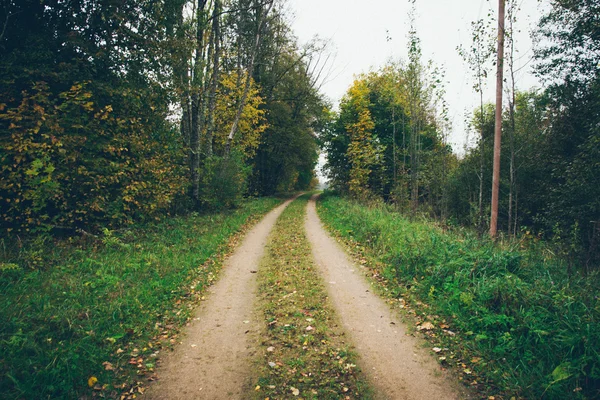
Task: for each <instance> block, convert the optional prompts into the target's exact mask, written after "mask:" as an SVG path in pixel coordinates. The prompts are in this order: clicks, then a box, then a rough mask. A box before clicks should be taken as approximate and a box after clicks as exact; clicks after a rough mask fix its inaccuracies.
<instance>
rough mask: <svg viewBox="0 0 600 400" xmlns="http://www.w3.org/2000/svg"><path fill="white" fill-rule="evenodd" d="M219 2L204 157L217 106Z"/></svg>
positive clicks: (209, 146) (210, 148) (210, 145)
mask: <svg viewBox="0 0 600 400" xmlns="http://www.w3.org/2000/svg"><path fill="white" fill-rule="evenodd" d="M220 13H221V1H220V0H215V5H214V10H213V31H212V35H213V43H214V55H213V72H212V77H211V86H210V93H209V95H208V96H209V97H208V116H207V127H206V156H207V157H211V156H212V154H213V137H214V130H215V109H216V106H217V86H218V84H219V63H220V58H221V27H220Z"/></svg>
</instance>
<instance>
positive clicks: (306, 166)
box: [0, 0, 326, 234]
mask: <svg viewBox="0 0 600 400" xmlns="http://www.w3.org/2000/svg"><path fill="white" fill-rule="evenodd" d="M323 48H324V46H323V44H322V43H320V42H318V41H315V42H313V43H310V44H309V45H306V46H300V45H299V44H298V42H297V40H296V38H295V37H294V36H293V34H292V32H291V29H290V27H289V23H288V21H287V17H286V15H285V13H284V11H283V2H277V1H274V0H263V1H260V0H161V1H154V0H132V1H120V0H79V1H73V2H62V1H43V2H40V1H36V0H18V1H17V0H7V1H5V2H3V4H2V5H1V6H0V148H1V153H0V217H1V218H0V229H2V231H3V234H15V233H28V232H29V233H36V232H48V231H55V230H66V231H68V232H69V231H74V230H78V229H79V230H81V229H92V230H94V229H98V228H100V227H105V226H109V227H114V226H119V225H122V224H126V223H132V222H135V221H140V220H151V219H154V218H160V217H161V216H163V215H165V214H167V213H177V212H182V211H186V210H192V209H196V210H198V209H200V210H202V209H215V208H223V207H232V206H235V205H236V203H237V202H238V201H239V200H240V199H241V198H242V197H243V196H246V195H270V194H274V193H275V192H278V191H287V190H298V189H306V188H308V187H310V186H311V185H314V184H315V176H314V167H315V165H316V162H317V157H318V156H317V143H316V140H315V135H314V131H315V129H317V128H318V125H319V124H321V122H320V121H322V120H323V119H324V116H325V115H326V112H324V109H326V103H325V102H324V100H323V98H322V96H321V95H320V94H319V92H318V85H319V79H320V77H319V73H320V72H322V69H323V61H322V58H321V55H322V53H323Z"/></svg>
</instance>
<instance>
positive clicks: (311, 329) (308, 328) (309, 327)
mask: <svg viewBox="0 0 600 400" xmlns="http://www.w3.org/2000/svg"><path fill="white" fill-rule="evenodd" d="M306 330H307V331H314V330H315V328H313V327H312V326H310V325H309V326H307V327H306Z"/></svg>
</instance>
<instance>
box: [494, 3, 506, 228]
mask: <svg viewBox="0 0 600 400" xmlns="http://www.w3.org/2000/svg"><path fill="white" fill-rule="evenodd" d="M504 7H505V0H499V8H498V63H497V67H498V70H497V73H496V125H495V130H494V170H493V178H492V215H491V217H490V236H491V237H492V238H495V237H496V234H497V233H498V199H499V192H500V150H501V142H502V86H503V73H504Z"/></svg>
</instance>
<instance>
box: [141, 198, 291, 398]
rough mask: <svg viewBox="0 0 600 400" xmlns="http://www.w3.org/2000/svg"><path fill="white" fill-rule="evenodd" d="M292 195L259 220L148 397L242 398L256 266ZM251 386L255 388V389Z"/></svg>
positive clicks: (255, 319)
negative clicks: (274, 226)
mask: <svg viewBox="0 0 600 400" xmlns="http://www.w3.org/2000/svg"><path fill="white" fill-rule="evenodd" d="M290 202H291V200H289V201H287V202H285V203H284V204H282V205H281V206H279V207H277V208H276V209H275V210H273V211H271V212H270V213H269V214H267V216H266V217H265V218H264V219H263V220H262V221H261V222H260V223H258V224H257V225H256V226H255V227H254V228H253V229H252V230H251V231H250V232H248V234H247V235H246V236H245V239H244V240H243V242H242V244H241V245H240V247H239V248H238V249H236V251H235V252H234V253H233V255H232V256H231V257H229V258H228V259H227V260H226V262H225V265H224V266H223V273H222V276H221V277H220V279H219V281H218V282H217V283H216V284H215V285H214V286H213V287H212V288H210V289H209V293H208V294H207V301H205V302H204V304H203V306H202V307H200V309H199V310H198V311H197V313H196V315H195V318H194V320H193V322H192V324H191V325H190V326H189V327H188V328H187V329H186V335H185V338H184V339H183V343H182V344H181V345H179V346H178V347H177V348H176V350H175V351H174V352H173V353H171V354H168V355H167V356H166V357H164V359H163V360H162V363H161V367H160V368H159V369H158V376H159V378H160V379H159V381H158V382H157V383H156V384H155V385H153V386H151V387H150V388H149V390H148V391H147V393H146V396H144V398H147V399H169V400H178V399H182V400H183V399H186V400H188V399H211V400H214V399H242V398H245V397H244V393H245V392H246V390H248V388H245V387H244V385H245V384H246V383H247V382H246V380H247V379H248V376H249V375H250V374H249V368H250V367H251V364H250V362H251V359H252V355H253V352H254V349H255V339H256V338H254V337H253V333H256V332H258V331H260V324H261V323H262V321H261V320H260V317H259V316H258V315H257V314H256V312H255V307H254V302H255V298H256V290H257V282H256V270H257V268H258V265H259V262H260V259H261V258H262V255H263V252H264V248H265V244H266V241H267V236H268V235H269V232H270V231H271V228H272V227H273V225H274V224H275V221H276V220H277V218H278V217H279V215H280V214H281V212H282V211H283V210H284V209H285V207H286V206H287V205H288V204H289V203H290ZM250 390H251V389H250Z"/></svg>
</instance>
